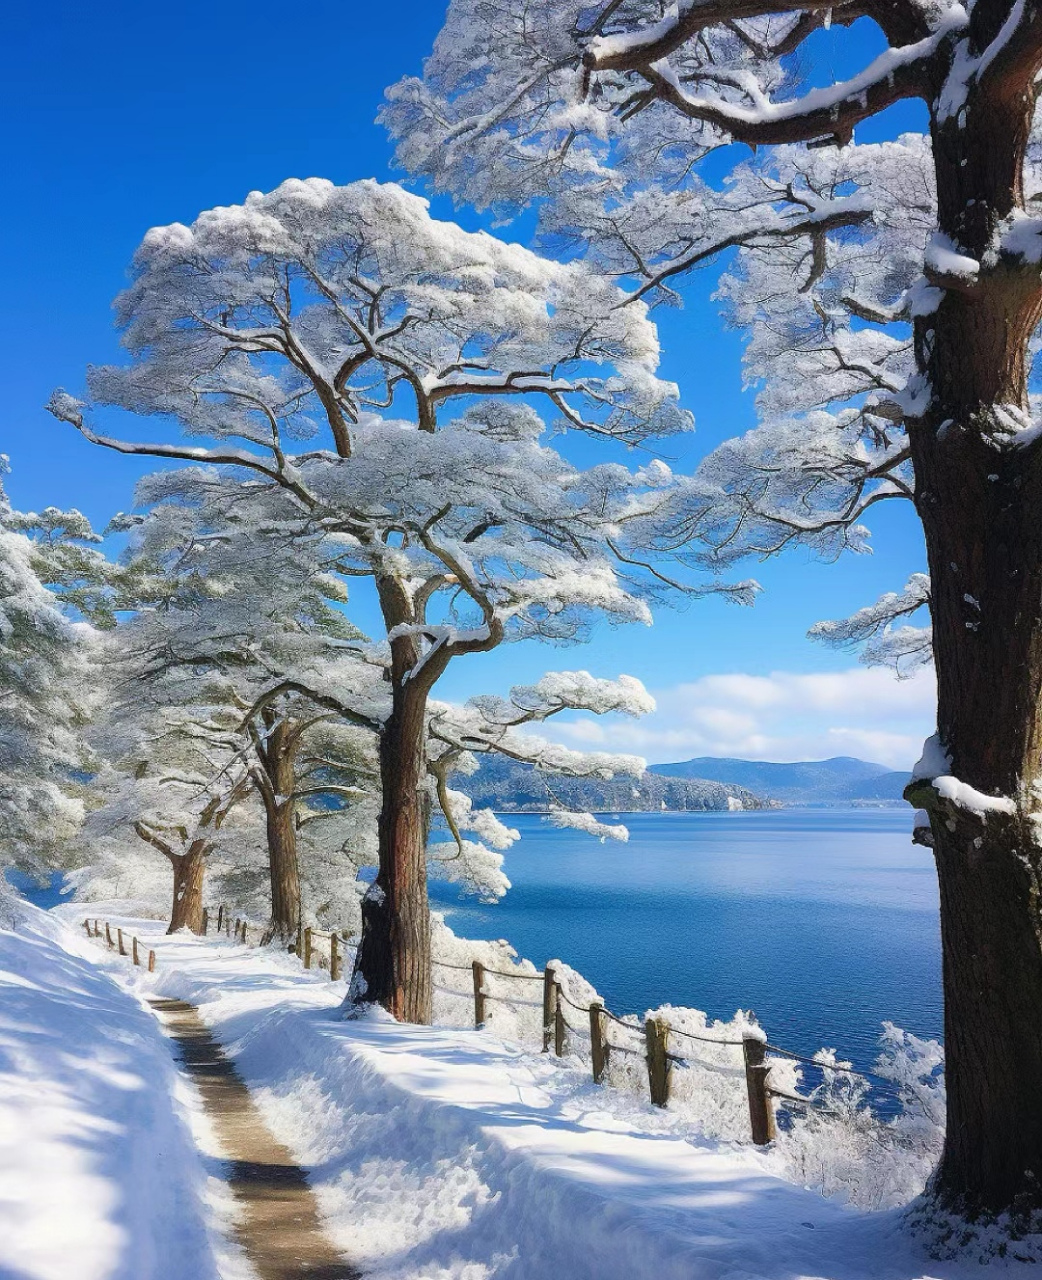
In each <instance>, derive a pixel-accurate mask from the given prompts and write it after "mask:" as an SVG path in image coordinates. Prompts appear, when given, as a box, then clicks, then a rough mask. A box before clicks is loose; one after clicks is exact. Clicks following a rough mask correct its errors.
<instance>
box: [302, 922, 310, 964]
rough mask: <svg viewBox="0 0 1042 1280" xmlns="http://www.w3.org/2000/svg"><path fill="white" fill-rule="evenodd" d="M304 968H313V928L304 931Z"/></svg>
mask: <svg viewBox="0 0 1042 1280" xmlns="http://www.w3.org/2000/svg"><path fill="white" fill-rule="evenodd" d="M304 968H305V969H310V968H311V928H310V926H309V927H308V928H307V929H305V930H304Z"/></svg>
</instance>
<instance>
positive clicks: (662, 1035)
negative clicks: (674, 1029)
mask: <svg viewBox="0 0 1042 1280" xmlns="http://www.w3.org/2000/svg"><path fill="white" fill-rule="evenodd" d="M644 1041H645V1044H646V1045H647V1057H648V1085H649V1086H650V1088H651V1101H652V1102H653V1103H654V1104H655V1106H656V1107H664V1106H666V1105H667V1103H668V1102H669V1084H670V1080H669V1077H670V1070H669V1067H670V1062H669V1058H668V1057H667V1056H666V1055H667V1053H668V1045H669V1023H668V1022H667V1021H666V1020H665V1018H648V1019H647V1020H646V1022H645V1023H644Z"/></svg>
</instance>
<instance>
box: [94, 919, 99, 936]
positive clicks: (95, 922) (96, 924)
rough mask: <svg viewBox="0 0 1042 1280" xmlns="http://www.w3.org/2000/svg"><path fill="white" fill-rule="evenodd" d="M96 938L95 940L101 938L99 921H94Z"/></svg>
mask: <svg viewBox="0 0 1042 1280" xmlns="http://www.w3.org/2000/svg"><path fill="white" fill-rule="evenodd" d="M94 936H95V938H100V937H101V925H100V924H99V923H98V921H97V920H95V921H94Z"/></svg>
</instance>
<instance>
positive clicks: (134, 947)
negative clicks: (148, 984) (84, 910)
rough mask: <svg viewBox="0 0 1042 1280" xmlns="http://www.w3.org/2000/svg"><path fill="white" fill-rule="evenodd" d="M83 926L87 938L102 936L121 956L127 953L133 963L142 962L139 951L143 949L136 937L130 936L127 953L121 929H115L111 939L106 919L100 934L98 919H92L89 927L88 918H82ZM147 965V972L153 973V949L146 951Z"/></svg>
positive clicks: (154, 959) (154, 969)
mask: <svg viewBox="0 0 1042 1280" xmlns="http://www.w3.org/2000/svg"><path fill="white" fill-rule="evenodd" d="M83 927H84V929H86V930H87V937H88V938H100V937H104V939H105V942H106V945H107V946H109V947H111V948H113V949H114V950H117V951H118V952H119V954H120V955H121V956H125V955H128V954H129V955H130V957H131V959H132V960H133V962H134V964H137V965H139V964H141V963H142V961H141V953H142V951H143V948H142V947H141V946H140V945H139V943H138V940H137V938H131V940H130V951H129V953H128V951H127V949H126V946H125V945H124V938H123V930H122V929H117V930H116V937H115V939H113V937H112V926H111V925H110V924H109V922H108V921H107V920H106V921H105V932H104V934H102V932H101V922H100V921H99V920H95V921H94V924H93V928H92V927H91V922H90V921H89V920H84V922H83ZM147 966H148V971H149V973H155V971H156V953H155V952H154V951H149V953H148V961H147Z"/></svg>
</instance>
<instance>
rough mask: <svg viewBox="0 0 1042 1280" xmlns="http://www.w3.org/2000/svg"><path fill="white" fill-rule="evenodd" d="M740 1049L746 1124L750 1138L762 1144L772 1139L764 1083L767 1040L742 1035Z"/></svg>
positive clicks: (770, 1109)
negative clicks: (745, 1093) (747, 1100)
mask: <svg viewBox="0 0 1042 1280" xmlns="http://www.w3.org/2000/svg"><path fill="white" fill-rule="evenodd" d="M742 1052H743V1053H744V1054H745V1084H746V1088H747V1089H748V1090H749V1124H750V1127H751V1129H752V1131H753V1142H755V1143H756V1145H757V1146H758V1147H765V1146H767V1144H768V1143H769V1142H773V1141H774V1107H773V1106H772V1105H771V1094H770V1090H769V1089H768V1087H767V1076H768V1075H769V1073H770V1070H771V1067H770V1063H768V1061H767V1042H766V1041H765V1040H763V1039H761V1037H760V1036H756V1035H749V1034H746V1035H744V1036H742Z"/></svg>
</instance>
